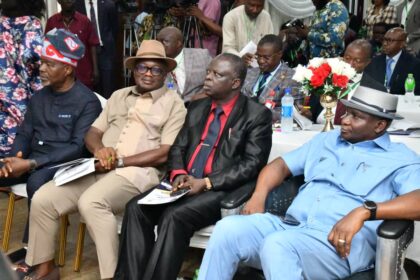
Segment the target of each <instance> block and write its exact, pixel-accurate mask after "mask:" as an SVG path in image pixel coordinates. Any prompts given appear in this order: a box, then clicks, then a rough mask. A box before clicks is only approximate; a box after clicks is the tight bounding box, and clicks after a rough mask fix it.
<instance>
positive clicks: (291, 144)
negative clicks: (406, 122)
mask: <svg viewBox="0 0 420 280" xmlns="http://www.w3.org/2000/svg"><path fill="white" fill-rule="evenodd" d="M419 121H420V120H419ZM322 127H323V126H322V125H314V126H313V127H312V129H313V130H300V131H293V132H289V133H282V132H277V131H274V132H273V146H272V148H271V153H270V157H269V159H268V161H269V162H270V161H272V160H273V159H275V158H276V157H279V156H281V155H283V154H285V153H287V152H290V151H292V150H294V149H296V148H299V147H300V146H302V145H303V144H304V143H306V142H307V141H309V140H310V139H312V137H314V136H315V135H316V134H318V133H320V131H321V129H322ZM391 141H393V142H401V143H404V144H405V145H407V147H409V148H410V149H412V150H414V151H415V152H416V153H417V154H419V155H420V139H419V138H411V137H408V136H398V135H391Z"/></svg>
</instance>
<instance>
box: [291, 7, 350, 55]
mask: <svg viewBox="0 0 420 280" xmlns="http://www.w3.org/2000/svg"><path fill="white" fill-rule="evenodd" d="M312 3H313V4H314V6H315V8H316V10H315V12H314V15H313V17H312V20H311V24H310V25H309V26H310V28H308V27H306V26H304V27H303V28H299V27H298V28H297V31H298V33H297V34H298V36H299V37H300V38H302V39H305V38H306V39H307V42H308V44H309V46H308V47H309V56H310V58H314V57H337V56H341V55H342V53H343V52H344V35H345V34H346V30H347V26H348V24H349V13H348V11H347V9H346V6H344V4H343V3H341V1H340V0H312Z"/></svg>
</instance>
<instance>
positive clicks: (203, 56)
mask: <svg viewBox="0 0 420 280" xmlns="http://www.w3.org/2000/svg"><path fill="white" fill-rule="evenodd" d="M157 40H158V41H160V42H161V43H162V44H163V46H164V47H165V52H166V56H168V57H170V58H173V59H175V60H176V62H177V63H178V66H177V67H176V68H175V69H174V70H173V71H172V72H170V73H168V76H167V77H166V85H167V86H168V87H169V88H170V87H172V86H173V87H174V89H176V90H177V92H178V93H179V94H180V95H181V97H182V99H183V100H184V102H185V103H189V102H190V101H192V100H194V99H198V98H199V97H200V96H203V97H205V95H204V93H202V89H203V85H204V79H205V78H206V72H207V66H208V65H209V63H210V61H211V60H212V57H211V55H210V53H209V51H208V50H206V49H193V48H184V42H183V36H182V33H181V31H180V30H179V29H178V28H176V27H172V26H169V27H165V28H163V29H162V30H161V31H160V32H159V33H158V35H157Z"/></svg>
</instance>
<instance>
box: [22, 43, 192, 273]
mask: <svg viewBox="0 0 420 280" xmlns="http://www.w3.org/2000/svg"><path fill="white" fill-rule="evenodd" d="M125 65H126V67H127V68H129V69H131V70H132V71H133V73H134V80H135V83H136V85H135V86H131V87H127V88H123V89H120V90H117V91H116V92H114V94H112V96H111V98H110V99H109V100H108V102H107V104H106V106H105V108H104V110H103V112H102V113H101V115H100V116H99V117H98V118H97V119H96V121H95V122H94V123H93V124H92V126H91V128H90V129H89V131H88V132H87V134H86V136H85V143H86V147H87V148H88V150H89V151H90V152H91V153H92V154H93V155H94V156H95V158H96V159H97V160H98V162H97V163H96V165H95V168H96V172H95V173H93V174H90V175H87V176H84V177H82V178H80V179H77V180H75V181H72V182H69V183H67V184H65V185H63V186H59V187H57V186H56V185H55V183H54V182H53V181H51V182H49V183H47V184H46V185H44V186H43V187H42V189H41V190H40V191H38V192H37V193H36V194H35V196H34V198H33V202H32V211H31V216H30V224H31V228H30V233H29V244H28V246H29V248H28V254H27V258H26V261H27V262H28V263H29V264H32V265H38V266H37V269H36V270H35V272H34V273H35V274H36V277H42V276H44V275H47V274H49V273H50V272H51V271H53V269H54V264H53V259H54V247H55V238H54V237H55V236H56V234H57V230H58V218H59V217H60V216H62V215H64V214H66V213H69V212H74V211H77V210H79V212H80V214H81V216H82V217H83V220H84V221H85V222H86V225H87V228H88V230H89V233H90V236H91V237H92V239H93V241H94V242H95V245H96V249H97V254H98V260H99V269H100V273H101V278H112V277H113V276H114V271H115V267H116V264H117V253H118V234H117V230H118V224H117V220H116V216H115V215H116V214H118V213H120V212H122V211H123V210H124V206H125V204H126V203H127V201H128V200H130V199H131V198H132V197H133V196H135V195H138V194H140V193H142V192H145V191H147V190H148V189H150V188H151V187H152V186H154V185H157V184H158V183H159V182H160V180H161V179H162V176H163V166H162V165H163V163H165V162H166V159H167V156H168V151H169V148H170V147H171V145H172V143H173V142H174V140H175V137H176V136H177V134H178V131H179V130H180V129H181V126H182V124H183V123H184V119H185V115H186V109H185V107H184V103H183V101H182V100H181V98H180V97H179V95H178V94H176V92H175V91H172V90H168V89H167V88H166V86H165V85H164V81H165V78H166V74H167V73H168V72H169V71H171V70H172V69H174V68H175V67H176V62H175V60H173V59H171V58H167V57H166V55H165V51H164V47H163V45H162V44H161V43H160V42H158V41H154V40H145V41H143V42H142V44H141V46H140V48H139V50H138V51H137V55H136V56H135V57H130V58H128V59H127V60H126V61H125ZM34 279H38V278H34Z"/></svg>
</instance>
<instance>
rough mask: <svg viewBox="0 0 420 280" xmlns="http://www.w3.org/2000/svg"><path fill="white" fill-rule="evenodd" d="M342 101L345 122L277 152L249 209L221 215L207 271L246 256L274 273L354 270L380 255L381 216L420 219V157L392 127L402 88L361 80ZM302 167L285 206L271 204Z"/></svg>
mask: <svg viewBox="0 0 420 280" xmlns="http://www.w3.org/2000/svg"><path fill="white" fill-rule="evenodd" d="M342 102H343V104H344V105H345V106H346V107H347V109H346V110H347V111H346V114H345V115H344V117H343V119H342V122H341V131H340V130H338V129H337V130H333V131H331V132H326V133H320V134H318V135H317V136H316V137H315V138H313V139H312V140H311V141H309V142H307V143H306V144H305V145H303V146H302V147H300V148H298V149H296V150H294V151H292V152H290V153H288V154H285V155H283V156H281V157H279V158H277V159H275V160H274V161H272V162H271V163H270V164H269V165H267V166H266V167H265V168H264V169H263V170H262V171H261V173H260V175H259V177H258V181H257V186H256V189H255V191H254V193H253V195H252V197H251V198H250V200H249V201H248V202H247V203H246V206H245V208H244V210H243V214H244V215H236V216H229V217H227V218H224V219H222V220H221V221H219V222H218V223H217V225H216V227H215V229H214V231H213V233H212V236H211V238H210V241H209V245H208V247H207V250H206V252H205V255H204V259H203V263H202V265H201V267H200V275H199V277H198V279H218V280H224V279H232V277H233V275H234V273H235V271H236V268H237V266H238V263H239V262H245V263H249V264H251V265H252V266H254V267H255V266H257V267H260V268H262V270H263V272H264V275H265V276H266V277H267V278H269V279H280V278H281V279H342V278H346V277H348V276H349V275H350V274H353V273H355V272H358V271H362V270H365V269H367V268H369V267H371V266H372V265H373V264H374V260H375V251H376V228H377V227H378V225H379V223H380V222H381V221H380V220H384V219H411V220H413V219H414V220H416V219H420V204H419V203H418V202H419V201H420V190H419V188H420V158H419V156H418V155H417V154H416V153H415V152H413V151H411V150H409V149H408V148H407V147H406V146H405V145H403V144H400V143H392V142H391V141H390V138H389V135H388V133H387V132H386V129H387V128H388V127H389V125H390V123H391V121H392V120H393V119H396V118H399V116H398V115H397V114H396V113H395V112H396V108H397V102H398V99H397V97H396V96H393V95H390V94H387V93H385V92H380V91H377V90H373V89H370V88H366V87H361V86H360V87H359V88H358V89H357V90H356V92H355V94H354V95H353V96H352V97H351V99H350V100H342ZM302 174H304V175H305V184H304V185H303V186H302V187H301V188H300V190H299V193H298V194H297V196H296V198H295V199H294V201H293V202H292V204H291V206H290V207H289V209H288V210H287V213H286V216H285V217H284V218H283V219H281V218H280V217H279V216H276V215H272V214H270V213H264V210H265V209H264V204H265V201H266V198H267V195H268V193H269V192H270V191H271V190H272V189H274V188H275V187H276V186H278V185H279V184H280V183H281V182H282V181H283V180H284V179H285V178H286V177H288V176H290V175H293V176H296V175H302Z"/></svg>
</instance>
